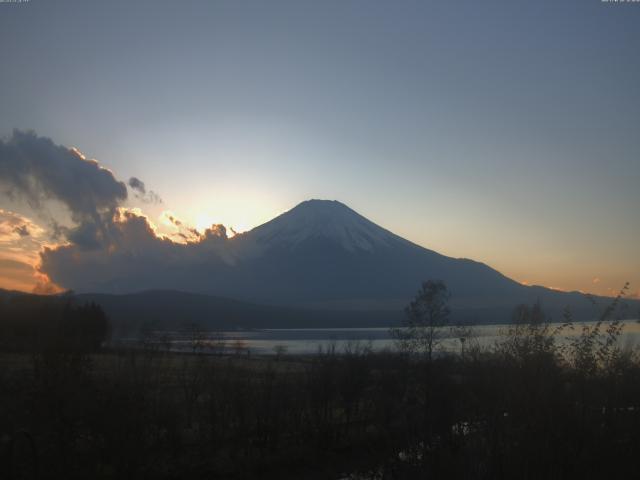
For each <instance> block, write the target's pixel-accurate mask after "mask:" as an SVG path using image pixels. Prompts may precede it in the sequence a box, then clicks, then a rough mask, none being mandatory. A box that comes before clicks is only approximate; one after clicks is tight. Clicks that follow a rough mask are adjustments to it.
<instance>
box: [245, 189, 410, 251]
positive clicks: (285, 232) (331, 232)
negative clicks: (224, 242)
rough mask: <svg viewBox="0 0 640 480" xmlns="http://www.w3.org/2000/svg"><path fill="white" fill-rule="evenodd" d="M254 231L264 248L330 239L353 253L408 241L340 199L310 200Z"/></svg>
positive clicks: (253, 233) (290, 246) (295, 245)
mask: <svg viewBox="0 0 640 480" xmlns="http://www.w3.org/2000/svg"><path fill="white" fill-rule="evenodd" d="M250 234H251V236H252V237H253V239H254V241H255V242H256V243H257V244H258V245H260V246H261V247H262V248H264V249H270V248H271V247H278V248H282V247H285V248H293V249H295V248H296V247H298V246H300V245H301V244H303V243H306V242H309V241H312V242H313V241H329V242H331V243H333V244H336V245H339V246H340V247H342V248H343V249H345V250H347V251H349V252H355V251H358V250H364V251H368V252H373V251H374V250H376V249H378V248H382V247H390V246H393V245H394V244H397V243H398V242H405V240H403V239H402V238H400V237H398V236H397V235H394V234H393V233H391V232H389V231H388V230H385V229H384V228H382V227H379V226H378V225H376V224H375V223H373V222H371V221H369V220H367V219H366V218H364V217H363V216H362V215H359V214H358V213H356V212H355V211H353V210H351V209H350V208H349V207H347V206H346V205H344V204H343V203H340V202H338V201H336V200H307V201H305V202H302V203H300V204H299V205H297V206H296V207H294V208H292V209H291V210H289V211H288V212H285V213H283V214H282V215H280V216H279V217H276V218H274V219H273V220H271V221H270V222H268V223H265V224H264V225H261V226H259V227H256V228H255V229H253V230H252V231H251V232H250Z"/></svg>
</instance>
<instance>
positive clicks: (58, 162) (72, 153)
mask: <svg viewBox="0 0 640 480" xmlns="http://www.w3.org/2000/svg"><path fill="white" fill-rule="evenodd" d="M0 184H2V185H3V186H4V187H5V191H6V192H8V194H9V195H10V196H13V197H18V198H24V199H25V200H26V201H27V202H28V203H29V205H30V206H31V207H33V208H34V209H38V210H41V209H42V208H43V204H44V202H45V201H47V200H51V199H55V200H58V201H60V202H62V203H63V204H64V205H65V206H66V207H67V208H68V210H69V212H70V214H71V218H72V220H73V221H74V222H75V224H76V225H77V227H76V228H75V229H73V228H72V229H70V235H75V237H76V240H75V241H77V242H78V243H80V242H83V243H84V244H85V246H87V247H89V246H95V245H99V244H101V243H104V242H105V241H106V237H107V236H108V235H109V221H110V219H111V218H112V217H113V215H114V212H115V210H116V208H117V207H118V205H119V204H121V203H122V202H123V201H124V200H126V198H127V188H126V185H125V184H124V183H123V182H120V181H118V180H116V178H115V177H114V175H113V173H112V172H111V171H110V170H108V169H106V168H103V167H101V166H100V165H99V164H98V162H97V161H95V160H87V159H86V158H85V157H84V156H83V155H82V154H81V153H80V152H79V151H78V150H76V149H74V148H67V147H64V146H61V145H56V144H54V143H53V142H52V141H51V139H49V138H46V137H39V136H38V135H36V134H35V133H34V132H23V131H20V130H14V131H13V134H12V136H11V137H9V139H8V140H6V141H1V140H0Z"/></svg>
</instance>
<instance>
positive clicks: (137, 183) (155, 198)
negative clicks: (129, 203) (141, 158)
mask: <svg viewBox="0 0 640 480" xmlns="http://www.w3.org/2000/svg"><path fill="white" fill-rule="evenodd" d="M128 184H129V187H130V188H131V190H133V191H134V195H135V196H136V198H139V199H140V200H142V201H143V202H145V203H162V199H161V198H160V195H158V194H157V193H156V192H154V191H153V190H149V191H147V188H146V187H145V185H144V182H143V181H142V180H140V179H139V178H136V177H131V178H130V179H129V182H128Z"/></svg>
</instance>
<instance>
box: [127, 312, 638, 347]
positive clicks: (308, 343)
mask: <svg viewBox="0 0 640 480" xmlns="http://www.w3.org/2000/svg"><path fill="white" fill-rule="evenodd" d="M622 323H623V324H624V329H623V331H622V334H621V335H620V337H619V339H618V343H619V346H621V347H623V348H633V347H635V346H636V345H639V344H640V323H639V322H638V321H637V320H626V321H624V322H622ZM581 325H582V324H576V325H575V326H574V329H573V330H568V329H565V330H563V331H562V332H561V333H560V334H559V335H558V336H557V337H558V343H559V344H562V343H563V342H567V341H569V340H570V339H571V337H575V336H577V335H579V334H580V331H581ZM507 328H508V325H480V326H475V327H473V328H472V337H471V338H470V339H469V340H468V343H467V346H468V345H469V344H471V343H475V344H477V345H478V346H480V347H490V346H492V345H493V344H494V343H495V342H496V340H499V338H500V335H501V333H503V332H505V331H506V330H507ZM154 338H155V341H156V342H158V343H162V344H164V345H165V346H166V347H168V348H170V349H171V350H175V351H191V350H194V347H196V346H197V350H198V351H202V352H205V353H206V352H207V351H211V352H212V351H217V352H221V351H224V352H227V353H231V352H234V351H235V352H236V353H241V352H245V353H251V354H259V355H280V354H283V353H289V354H295V355H308V354H314V353H317V352H318V350H319V349H321V348H322V349H325V350H326V349H327V348H335V349H336V351H344V350H345V349H348V348H353V347H354V345H355V344H359V345H360V346H366V347H370V348H371V349H372V350H374V351H381V350H384V349H393V348H395V342H394V340H393V339H392V338H391V337H390V335H389V329H387V328H306V329H264V330H247V331H241V330H239V331H229V332H201V333H198V334H197V335H195V336H194V334H193V332H191V333H189V332H177V331H173V332H156V334H155V335H154ZM440 338H441V339H442V341H441V345H440V349H441V350H443V351H448V352H458V351H460V346H461V345H460V340H459V339H458V338H456V337H455V336H454V335H453V334H452V332H451V330H450V329H449V328H443V329H441V331H440ZM136 342H139V340H138V339H135V340H134V339H125V340H124V343H127V344H133V343H136Z"/></svg>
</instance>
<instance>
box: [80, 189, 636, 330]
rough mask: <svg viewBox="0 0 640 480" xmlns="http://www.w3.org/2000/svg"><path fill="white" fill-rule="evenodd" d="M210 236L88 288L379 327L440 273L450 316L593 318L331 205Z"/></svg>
mask: <svg viewBox="0 0 640 480" xmlns="http://www.w3.org/2000/svg"><path fill="white" fill-rule="evenodd" d="M215 242H216V243H215V249H211V251H210V252H209V251H207V256H206V257H198V258H204V260H202V261H198V262H191V263H189V264H182V263H179V262H174V263H173V264H171V265H170V266H161V267H158V269H157V270H155V271H154V272H153V274H148V275H146V276H140V277H136V278H133V277H131V276H120V277H114V278H112V279H110V280H109V282H108V283H103V284H102V285H99V286H98V288H94V289H92V292H93V293H118V294H122V293H126V294H131V293H135V292H140V291H143V290H156V291H157V290H162V291H163V292H165V293H162V294H160V295H159V296H160V297H163V300H164V297H166V296H167V295H169V293H167V292H169V291H173V292H176V291H180V292H186V293H190V294H201V295H205V296H215V297H216V298H228V299H234V300H235V301H239V302H244V303H245V304H250V305H263V306H265V307H268V308H271V309H272V310H271V314H272V317H275V316H277V315H279V314H275V313H273V312H275V310H273V308H276V307H277V308H286V309H295V310H296V311H306V312H310V311H314V312H318V311H324V312H327V315H329V314H330V313H329V312H333V313H331V315H334V316H335V313H336V312H341V313H345V312H352V313H353V316H354V317H355V316H357V317H358V318H359V319H360V321H359V323H358V324H363V323H366V321H362V320H363V318H365V319H366V318H371V319H372V323H375V324H379V323H381V322H384V321H387V320H389V321H397V320H398V319H400V318H401V316H402V311H403V307H404V306H405V305H406V304H407V303H408V301H409V300H410V299H411V298H412V297H413V295H415V293H416V291H417V290H418V288H419V287H420V284H421V282H423V281H425V280H429V279H438V280H442V281H444V282H445V283H446V285H447V287H448V289H449V291H450V293H451V302H450V303H451V307H452V310H453V313H454V319H455V320H460V321H469V322H478V323H482V322H496V323H499V322H507V321H509V319H510V315H511V312H512V311H513V308H514V307H515V306H516V305H518V304H521V303H529V304H530V303H533V302H535V301H538V300H540V301H541V302H542V304H543V308H544V309H545V311H547V312H548V313H550V314H551V315H552V317H553V318H554V319H556V320H559V319H561V316H562V311H563V310H564V309H565V308H566V307H570V308H571V310H572V312H573V313H574V316H575V318H577V319H589V318H593V317H594V316H595V315H596V314H597V312H595V311H594V309H593V306H592V305H591V303H590V302H589V301H587V299H586V298H585V296H584V295H583V294H581V293H578V292H560V291H557V290H552V289H548V288H544V287H539V286H525V285H522V284H520V283H518V282H516V281H514V280H512V279H510V278H508V277H506V276H505V275H503V274H501V273H500V272H498V271H497V270H495V269H493V268H491V267H489V266H487V265H485V264H483V263H480V262H476V261H473V260H469V259H465V258H452V257H447V256H445V255H441V254H439V253H437V252H434V251H432V250H429V249H427V248H424V247H421V246H419V245H416V244H414V243H412V242H410V241H408V240H406V239H404V238H401V237H399V236H398V235H395V234H394V233H392V232H390V231H388V230H386V229H384V228H382V227H380V226H378V225H376V224H375V223H373V222H371V221H369V220H367V219H366V218H365V217H363V216H361V215H359V214H358V213H356V212H355V211H353V210H352V209H350V208H349V207H347V206H346V205H344V204H342V203H340V202H337V201H327V200H308V201H305V202H302V203H301V204H299V205H297V206H296V207H294V208H293V209H291V210H289V211H288V212H285V213H283V214H282V215H280V216H278V217H276V218H274V219H273V220H271V221H269V222H267V223H265V224H263V225H260V226H258V227H256V228H254V229H253V230H250V231H248V232H245V233H242V234H238V235H236V236H234V237H231V238H226V237H224V236H223V237H221V238H218V239H217V240H216V241H215ZM113 285H117V289H115V288H111V287H112V286H113ZM85 291H86V290H85ZM180 298H185V297H180ZM145 299H146V300H145V301H146V302H148V297H145ZM601 300H602V302H603V303H605V302H608V301H609V300H608V299H601ZM131 301H133V300H131ZM205 303H206V302H205ZM635 303H637V302H634V304H635ZM181 304H184V302H183V300H181ZM367 312H368V313H367ZM289 314H290V312H289V313H288V314H286V315H289ZM368 315H370V316H368ZM290 316H296V315H294V314H291V315H290ZM347 317H348V316H342V317H340V318H347ZM374 318H375V319H376V320H375V321H373V319H374ZM345 323H348V322H347V321H345ZM288 325H289V323H288Z"/></svg>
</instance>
